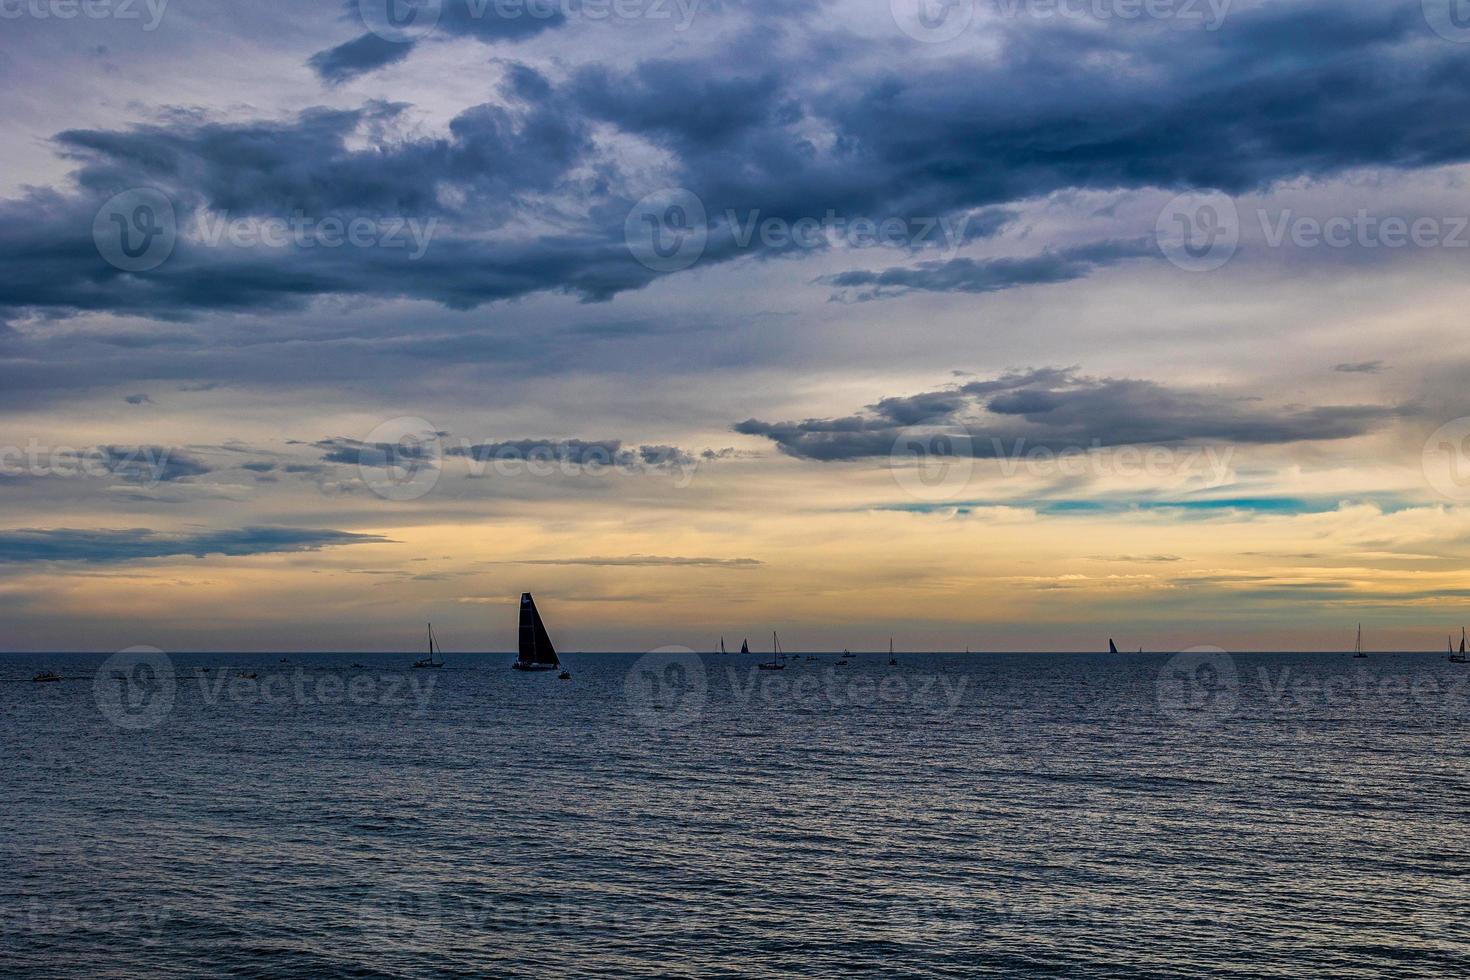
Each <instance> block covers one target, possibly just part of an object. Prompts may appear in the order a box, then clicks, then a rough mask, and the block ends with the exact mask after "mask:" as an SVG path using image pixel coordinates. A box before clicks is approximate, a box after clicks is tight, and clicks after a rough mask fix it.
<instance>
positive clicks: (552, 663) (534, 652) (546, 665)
mask: <svg viewBox="0 0 1470 980" xmlns="http://www.w3.org/2000/svg"><path fill="white" fill-rule="evenodd" d="M560 666H561V661H560V660H557V659H556V647H554V646H552V645H551V637H550V636H547V635H546V626H545V624H544V623H542V622H541V614H540V613H538V612H537V611H536V600H535V599H532V598H531V593H529V592H522V593H521V630H520V654H519V656H517V657H516V662H515V663H513V664H511V668H512V669H514V670H555V669H556V668H557V667H560Z"/></svg>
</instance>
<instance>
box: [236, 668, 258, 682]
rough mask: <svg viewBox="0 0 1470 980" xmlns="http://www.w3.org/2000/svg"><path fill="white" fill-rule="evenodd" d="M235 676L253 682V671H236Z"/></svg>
mask: <svg viewBox="0 0 1470 980" xmlns="http://www.w3.org/2000/svg"><path fill="white" fill-rule="evenodd" d="M235 676H236V677H243V678H244V679H245V680H247V681H253V680H255V671H253V670H237V671H236V672H235Z"/></svg>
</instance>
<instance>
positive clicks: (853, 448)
mask: <svg viewBox="0 0 1470 980" xmlns="http://www.w3.org/2000/svg"><path fill="white" fill-rule="evenodd" d="M926 409H927V410H932V411H929V412H928V413H927V415H926V412H925V410H926ZM1399 414H1401V411H1400V410H1399V409H1397V408H1392V407H1384V406H1377V405H1340V406H1324V407H1317V408H1280V409H1269V408H1264V407H1261V406H1260V405H1259V404H1257V403H1255V402H1254V401H1253V400H1251V399H1247V398H1242V397H1233V396H1227V395H1218V394H1211V393H1206V392H1198V391H1186V390H1179V389H1171V388H1168V387H1165V386H1164V385H1160V384H1158V383H1156V382H1152V381H1142V380H1134V379H1127V378H1092V377H1087V376H1084V375H1079V374H1077V373H1076V372H1075V371H1072V370H1066V369H1058V368H1043V369H1040V370H1034V371H1025V372H1017V373H1013V374H1008V375H1004V376H1002V377H1000V378H996V379H993V380H989V381H977V382H971V383H969V384H964V385H960V386H958V387H956V388H952V389H945V390H943V391H938V392H926V393H924V394H921V395H913V396H907V397H903V398H886V399H883V400H882V401H879V402H877V403H875V404H873V405H870V406H868V409H867V411H866V412H864V413H861V414H857V415H849V416H845V417H841V418H830V419H806V420H804V421H800V422H762V421H760V420H758V419H747V420H746V421H744V422H740V423H738V424H737V425H736V426H735V431H737V432H740V433H743V434H745V435H755V436H764V437H766V438H768V439H770V440H772V441H773V442H775V443H776V445H777V446H779V447H780V449H781V450H782V451H783V452H785V453H788V454H790V455H792V456H797V457H800V458H803V459H813V460H822V461H835V460H850V459H864V458H872V457H882V456H889V455H891V454H892V453H894V452H895V450H896V448H900V447H899V441H900V439H902V438H905V437H906V436H908V435H910V432H909V431H908V430H909V429H910V428H911V427H914V426H916V425H917V426H920V427H921V429H922V426H923V425H927V426H930V427H933V428H937V429H942V430H945V431H948V432H950V433H951V434H952V435H959V434H964V435H966V436H968V438H966V439H961V440H959V441H958V442H957V441H955V440H954V439H953V438H951V439H950V440H948V441H947V442H945V441H941V442H936V443H934V447H933V448H934V451H935V452H937V453H940V454H956V455H963V454H966V453H967V452H968V453H972V454H973V455H975V456H977V457H980V458H992V457H998V456H1004V455H1008V454H1023V453H1024V452H1026V451H1027V450H1028V449H1036V448H1045V449H1050V450H1053V451H1059V450H1062V449H1071V448H1082V449H1087V448H1091V447H1099V448H1101V447H1110V446H1131V445H1177V444H1181V443H1205V442H1225V443H1245V444H1258V445H1271V444H1285V443H1294V442H1308V441H1316V440H1332V439H1347V438H1351V437H1353V436H1358V435H1363V434H1364V433H1366V432H1370V431H1372V430H1373V429H1374V428H1375V427H1377V426H1378V425H1380V424H1382V423H1383V422H1385V421H1387V420H1389V419H1392V418H1394V417H1396V416H1398V415H1399ZM958 430H963V432H962V433H961V432H960V431H958ZM967 443H968V448H966V444H967Z"/></svg>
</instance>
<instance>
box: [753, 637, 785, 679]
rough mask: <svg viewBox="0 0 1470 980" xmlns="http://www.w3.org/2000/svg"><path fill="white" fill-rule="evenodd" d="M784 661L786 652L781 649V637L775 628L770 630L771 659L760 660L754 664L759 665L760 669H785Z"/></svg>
mask: <svg viewBox="0 0 1470 980" xmlns="http://www.w3.org/2000/svg"><path fill="white" fill-rule="evenodd" d="M785 661H786V654H785V653H783V652H782V651H781V638H780V637H778V636H777V635H776V631H775V630H772V631H771V659H770V661H769V662H767V661H765V660H762V661H761V662H760V663H758V664H756V666H757V667H759V668H760V669H761V670H785V669H786V663H785Z"/></svg>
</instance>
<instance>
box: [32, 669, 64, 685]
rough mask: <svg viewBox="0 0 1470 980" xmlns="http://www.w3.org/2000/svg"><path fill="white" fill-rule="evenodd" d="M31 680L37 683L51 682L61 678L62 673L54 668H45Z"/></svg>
mask: <svg viewBox="0 0 1470 980" xmlns="http://www.w3.org/2000/svg"><path fill="white" fill-rule="evenodd" d="M31 680H32V681H33V682H34V683H36V684H51V683H53V682H55V681H59V680H61V675H60V674H58V673H57V672H56V671H54V670H43V671H41V672H40V673H39V674H37V675H36V676H35V677H32V678H31Z"/></svg>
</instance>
